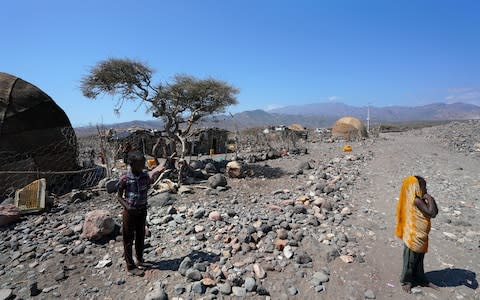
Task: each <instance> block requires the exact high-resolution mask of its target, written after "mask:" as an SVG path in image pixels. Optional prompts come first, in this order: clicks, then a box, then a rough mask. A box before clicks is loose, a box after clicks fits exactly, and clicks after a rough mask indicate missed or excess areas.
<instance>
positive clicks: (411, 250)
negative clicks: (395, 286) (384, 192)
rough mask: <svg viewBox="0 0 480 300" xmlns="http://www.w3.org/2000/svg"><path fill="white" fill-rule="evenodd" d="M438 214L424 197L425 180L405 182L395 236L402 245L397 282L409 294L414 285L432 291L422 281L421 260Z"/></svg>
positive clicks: (408, 180)
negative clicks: (432, 222)
mask: <svg viewBox="0 0 480 300" xmlns="http://www.w3.org/2000/svg"><path fill="white" fill-rule="evenodd" d="M437 213H438V208H437V204H436V202H435V199H433V197H432V196H430V195H429V194H428V193H427V183H426V182H425V179H423V178H422V177H420V176H408V177H406V178H404V179H403V182H402V188H401V190H400V197H399V200H398V204H397V226H396V229H395V235H396V236H397V237H398V238H400V239H402V240H403V242H404V244H405V245H404V249H403V269H402V275H401V276H400V282H401V283H402V285H403V289H404V290H405V291H406V292H408V293H410V292H411V288H412V286H414V285H416V284H417V285H422V286H432V287H434V286H433V285H432V284H431V283H429V282H428V280H427V278H426V277H425V272H424V270H423V258H424V256H425V253H426V252H427V250H428V233H429V232H430V226H431V225H430V219H431V218H435V216H436V215H437Z"/></svg>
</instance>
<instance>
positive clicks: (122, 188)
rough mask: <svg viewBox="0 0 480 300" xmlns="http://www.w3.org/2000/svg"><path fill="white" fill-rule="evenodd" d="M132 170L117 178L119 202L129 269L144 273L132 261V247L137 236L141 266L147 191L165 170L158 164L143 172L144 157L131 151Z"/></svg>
mask: <svg viewBox="0 0 480 300" xmlns="http://www.w3.org/2000/svg"><path fill="white" fill-rule="evenodd" d="M128 164H129V165H130V170H129V171H128V172H127V173H126V174H125V175H123V176H122V177H120V180H119V181H118V197H117V199H118V201H119V202H120V204H121V205H122V206H123V220H122V235H123V249H124V255H125V262H126V264H127V271H128V272H130V273H132V274H134V275H139V276H142V275H143V271H142V270H139V269H138V268H137V267H136V265H135V262H134V261H133V255H132V246H133V240H134V238H135V255H136V258H137V262H138V265H143V263H144V260H143V248H144V239H145V222H146V218H147V192H148V189H149V188H150V185H151V184H152V183H153V182H154V181H155V179H156V178H157V177H158V175H160V173H161V172H163V171H164V166H158V167H156V168H155V169H153V170H152V171H150V172H146V171H144V168H145V157H144V156H143V154H142V153H140V152H138V151H135V152H130V153H129V154H128Z"/></svg>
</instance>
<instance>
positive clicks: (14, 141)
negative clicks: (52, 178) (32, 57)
mask: <svg viewBox="0 0 480 300" xmlns="http://www.w3.org/2000/svg"><path fill="white" fill-rule="evenodd" d="M77 153H78V150H77V139H76V136H75V132H74V130H73V128H72V126H71V124H70V121H69V119H68V117H67V115H66V114H65V112H64V111H63V110H62V109H61V108H60V107H59V106H58V105H57V104H56V103H55V102H54V101H53V100H52V98H50V97H49V96H48V95H47V94H46V93H44V92H43V91H41V90H40V89H39V88H37V87H36V86H34V85H32V84H31V83H28V82H26V81H24V80H22V79H20V78H18V77H15V76H12V75H10V74H6V73H1V72H0V196H1V195H2V194H4V192H6V191H7V190H10V189H12V188H13V189H17V188H20V187H22V186H23V185H25V184H27V183H29V182H31V181H32V180H35V179H38V178H39V177H47V184H48V182H49V178H48V177H49V174H50V175H51V174H52V173H54V172H58V171H68V170H74V169H77V156H78V155H77ZM25 171H34V172H36V174H31V173H29V172H25Z"/></svg>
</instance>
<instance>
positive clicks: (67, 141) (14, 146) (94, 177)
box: [0, 127, 106, 196]
mask: <svg viewBox="0 0 480 300" xmlns="http://www.w3.org/2000/svg"><path fill="white" fill-rule="evenodd" d="M32 134H35V133H32ZM42 134H45V133H42V132H39V133H38V135H40V136H41V135H42ZM78 154H79V144H78V143H77V138H76V135H75V132H74V130H73V129H72V128H71V127H64V128H56V129H53V130H51V132H50V134H49V135H48V138H43V139H40V141H39V142H38V143H36V144H35V147H31V146H30V147H25V143H9V145H2V147H1V148H0V196H12V195H13V193H14V191H15V190H17V189H19V188H21V187H23V186H25V185H27V184H28V183H30V182H32V181H34V180H37V179H41V178H45V179H46V181H47V190H48V191H50V192H52V193H55V194H64V193H67V192H69V191H71V190H72V189H76V188H86V187H91V186H94V185H96V184H97V183H98V181H99V180H101V179H102V178H103V177H104V176H105V175H106V169H105V168H103V167H101V166H98V165H95V164H93V163H91V164H85V163H82V161H84V157H82V156H79V155H78ZM89 155H91V153H90V154H89Z"/></svg>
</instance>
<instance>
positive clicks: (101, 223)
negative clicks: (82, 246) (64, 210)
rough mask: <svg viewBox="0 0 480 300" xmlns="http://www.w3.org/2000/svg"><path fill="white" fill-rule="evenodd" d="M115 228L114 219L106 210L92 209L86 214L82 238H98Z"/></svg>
mask: <svg viewBox="0 0 480 300" xmlns="http://www.w3.org/2000/svg"><path fill="white" fill-rule="evenodd" d="M114 229H115V221H114V220H113V218H112V216H111V215H110V212H109V211H107V210H94V211H91V212H89V213H87V214H86V216H85V222H84V223H83V231H82V236H83V238H86V239H89V240H93V241H96V240H99V239H101V238H102V237H104V236H106V235H109V234H111V233H112V232H113V230H114Z"/></svg>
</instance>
